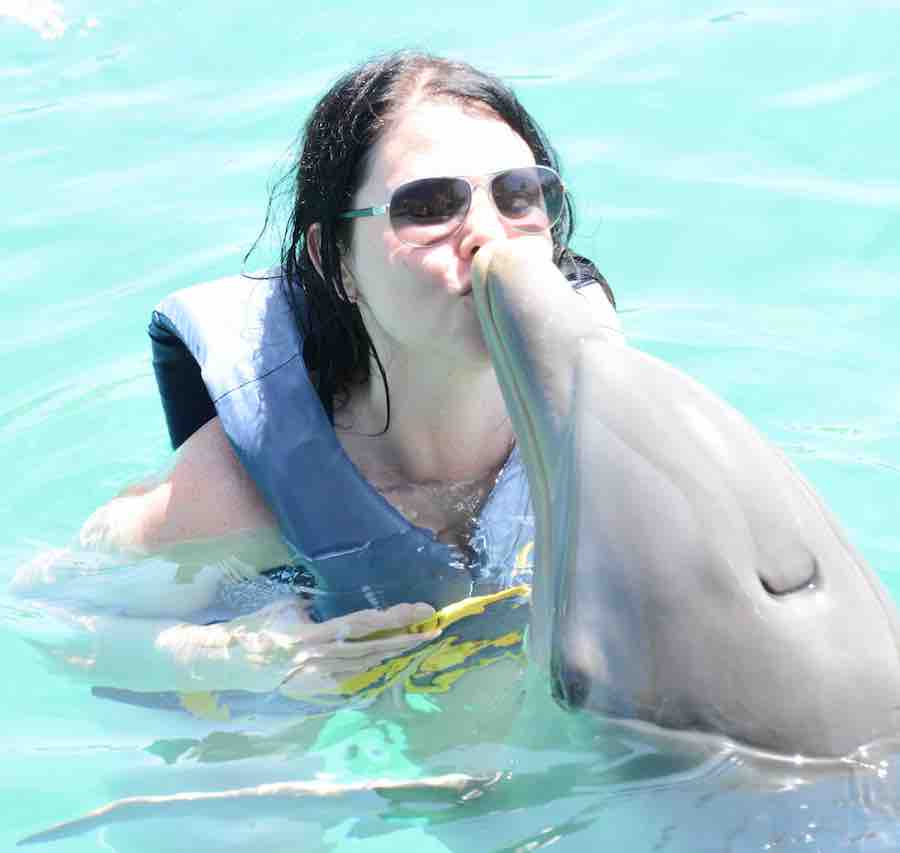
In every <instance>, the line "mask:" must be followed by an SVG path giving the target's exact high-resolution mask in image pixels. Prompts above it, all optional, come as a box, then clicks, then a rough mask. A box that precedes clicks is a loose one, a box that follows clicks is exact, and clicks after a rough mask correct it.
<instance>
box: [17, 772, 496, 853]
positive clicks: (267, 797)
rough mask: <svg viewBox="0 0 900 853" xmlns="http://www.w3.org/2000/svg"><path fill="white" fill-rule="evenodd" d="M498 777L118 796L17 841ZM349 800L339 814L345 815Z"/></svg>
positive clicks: (472, 791)
mask: <svg viewBox="0 0 900 853" xmlns="http://www.w3.org/2000/svg"><path fill="white" fill-rule="evenodd" d="M499 779H500V774H493V775H491V776H469V775H467V774H465V773H449V774H446V775H443V776H426V777H423V778H421V779H372V780H368V781H365V782H350V783H343V784H341V783H336V782H325V781H321V780H319V781H314V782H277V783H273V784H267V785H257V786H255V787H250V788H232V789H230V790H224V791H189V792H188V791H186V792H183V793H179V794H166V795H161V796H138V797H127V798H125V799H122V800H114V801H113V802H111V803H107V804H106V805H105V806H101V807H100V808H98V809H95V810H94V811H92V812H89V813H88V814H86V815H82V816H81V817H78V818H75V819H74V820H69V821H66V822H64V823H60V824H57V825H56V826H52V827H50V828H48V829H45V830H42V831H41V832H36V833H34V834H33V835H29V836H27V837H26V838H23V839H21V840H20V841H19V842H18V843H17V845H16V846H18V847H24V846H26V845H30V844H40V843H43V842H47V841H57V840H59V839H62V838H71V837H73V836H76V835H82V834H84V833H85V832H90V831H91V830H93V829H98V828H100V827H103V826H109V825H110V824H114V823H126V822H130V821H133V820H146V819H148V818H174V817H194V818H196V817H213V818H215V819H219V820H221V819H230V820H235V819H237V820H242V819H246V818H251V817H252V818H253V819H259V818H260V817H264V816H266V815H268V814H275V815H278V814H286V813H288V812H289V811H290V809H291V808H292V806H293V805H294V804H295V803H296V802H297V801H302V800H317V801H318V802H317V805H316V809H317V818H318V819H319V820H322V819H323V815H322V809H323V808H325V807H326V806H327V804H328V803H329V802H332V803H333V802H335V801H338V800H343V799H345V798H347V797H349V796H360V795H376V796H381V797H383V798H385V799H391V800H401V801H403V800H406V799H411V800H421V799H423V798H426V797H427V798H429V799H436V800H441V799H444V800H447V799H450V800H452V801H461V800H468V799H472V798H474V797H477V796H479V795H480V794H481V793H483V792H484V791H485V790H486V789H487V788H489V787H491V786H492V785H494V784H495V783H496V782H497V781H498V780H499ZM346 814H347V812H346V805H344V807H343V810H342V811H341V816H344V817H346Z"/></svg>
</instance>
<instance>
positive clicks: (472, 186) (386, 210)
mask: <svg viewBox="0 0 900 853" xmlns="http://www.w3.org/2000/svg"><path fill="white" fill-rule="evenodd" d="M520 169H536V170H538V171H541V172H550V173H551V174H552V175H553V176H554V177H555V178H556V180H557V181H559V187H560V197H561V198H562V199H563V202H562V204H560V207H559V213H557V215H556V218H555V219H554V220H553V221H552V222H551V223H550V224H549V225H548V226H547V227H546V228H545V229H542V230H544V231H549V230H551V229H552V228H553V226H554V225H556V223H557V222H559V220H560V218H561V217H562V214H563V210H564V208H565V197H566V192H567V189H566V185H565V182H564V181H563V179H562V176H561V175H560V174H559V172H557V171H556V169H551V168H550V167H549V166H542V165H538V164H535V165H534V166H513V167H512V168H511V169H499V170H498V171H496V172H488V173H486V174H484V175H478V176H467V175H435V176H434V177H428V178H416V179H415V180H412V181H405V182H404V183H402V184H400V186H398V187H397V188H396V189H394V191H393V192H392V193H391V195H390V198H388V200H387V202H386V203H385V204H379V205H376V206H374V207H359V208H356V209H354V210H344V211H342V212H341V213H339V214H338V219H361V218H363V217H366V216H384V215H385V214H388V215H390V210H391V202H392V200H393V198H394V196H395V195H397V193H398V192H400V191H402V190H403V189H404V188H405V187H408V186H409V185H410V184H415V183H418V182H419V181H428V180H435V179H440V178H446V179H448V180H461V181H465V182H466V184H468V186H469V199H468V202H467V203H466V207H465V210H463V211H462V215H461V216H460V219H459V222H458V223H457V224H456V227H455V228H453V229H452V230H451V231H448V232H447V233H446V234H445V235H444V236H442V237H441V238H440V239H438V240H435V241H434V242H433V243H410V242H409V241H408V240H404V239H403V237H401V236H400V233H399V232H398V231H397V229H396V228H394V223H393V222H391V229H392V230H393V232H394V234H396V236H397V239H398V240H399V241H400V242H401V243H404V244H405V245H407V246H415V247H416V248H419V249H424V248H428V247H429V246H437V245H438V244H440V243H443V242H444V241H445V240H449V239H450V238H451V237H453V235H454V234H456V232H457V231H459V229H460V228H462V226H463V223H464V222H465V221H466V217H467V216H468V215H469V211H470V210H471V209H472V198H473V197H474V195H475V190H476V188H477V187H480V186H483V185H484V184H485V183H486V184H487V186H488V188H490V187H492V186H493V183H494V179H495V178H497V177H498V176H499V175H504V174H506V173H507V172H516V171H518V170H520ZM474 181H477V183H473V182H474ZM488 198H490V200H491V204H492V205H493V206H494V210H496V211H497V215H498V216H499V217H500V218H501V219H502V220H503V221H504V222H508V223H510V224H511V225H512V227H513V228H515V227H516V226H515V220H514V219H511V218H510V217H508V216H506V215H505V214H504V213H503V212H502V211H501V210H500V209H499V208H498V207H497V202H496V201H495V200H494V193H493V191H489V192H488ZM521 233H523V234H528V233H537V232H529V231H522V232H521Z"/></svg>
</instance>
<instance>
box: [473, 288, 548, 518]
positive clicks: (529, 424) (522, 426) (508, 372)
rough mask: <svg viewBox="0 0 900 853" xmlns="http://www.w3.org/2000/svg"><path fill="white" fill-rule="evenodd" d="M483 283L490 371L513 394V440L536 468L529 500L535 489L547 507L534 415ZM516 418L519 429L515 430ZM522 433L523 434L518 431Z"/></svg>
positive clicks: (489, 290) (491, 296)
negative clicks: (492, 363)
mask: <svg viewBox="0 0 900 853" xmlns="http://www.w3.org/2000/svg"><path fill="white" fill-rule="evenodd" d="M485 285H486V286H485V287H484V291H485V300H484V302H485V305H486V307H487V314H488V319H489V320H490V332H491V334H490V336H489V340H488V344H489V346H490V347H491V349H493V350H494V356H495V358H494V370H495V371H497V372H498V373H500V372H502V374H503V376H502V377H498V378H499V379H501V386H505V387H506V388H507V389H509V392H510V395H511V396H512V397H513V401H512V402H513V404H514V406H515V409H516V414H517V417H512V421H513V427H514V432H515V434H516V441H517V442H518V443H519V444H520V445H521V447H522V451H523V452H524V453H525V454H526V455H527V456H528V457H529V458H530V460H531V462H532V464H533V468H535V469H536V473H537V475H538V476H537V479H538V480H539V481H540V482H539V483H530V486H531V491H532V495H531V496H532V500H534V499H535V498H536V497H538V495H536V494H535V492H538V491H539V496H540V499H541V501H542V502H544V503H546V504H547V508H549V490H550V478H549V476H548V472H547V463H546V460H545V459H544V457H543V456H542V454H541V453H540V452H538V445H539V441H538V437H537V434H538V431H537V427H536V426H535V423H534V418H533V417H532V415H531V413H530V412H529V410H528V407H527V406H526V405H525V404H524V403H523V400H524V399H525V395H524V394H523V393H522V391H521V384H520V382H519V381H518V377H517V376H516V372H515V371H514V370H512V369H511V368H510V364H511V362H512V361H513V359H512V358H511V356H510V353H509V349H508V347H507V344H506V342H505V341H504V340H503V336H502V335H501V334H499V326H498V323H497V316H496V310H495V306H494V294H493V290H492V288H491V287H489V286H487V283H485ZM517 421H518V426H519V429H515V427H516V426H517ZM523 432H524V435H523V434H521V433H523ZM548 532H549V531H548Z"/></svg>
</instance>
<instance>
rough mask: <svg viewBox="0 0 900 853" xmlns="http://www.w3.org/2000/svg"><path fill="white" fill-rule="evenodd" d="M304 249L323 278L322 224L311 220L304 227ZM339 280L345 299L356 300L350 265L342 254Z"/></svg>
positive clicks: (356, 295)
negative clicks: (341, 283)
mask: <svg viewBox="0 0 900 853" xmlns="http://www.w3.org/2000/svg"><path fill="white" fill-rule="evenodd" d="M306 251H307V252H309V259H310V260H311V261H312V263H313V266H314V267H315V268H316V272H317V273H318V274H319V277H320V278H322V279H323V280H324V278H325V276H324V275H323V274H322V226H321V224H320V223H318V222H313V224H312V225H310V226H309V228H307V229H306ZM341 280H342V281H343V283H344V292H345V293H346V294H347V300H348V301H349V302H356V300H357V298H358V294H357V292H356V285H355V284H354V283H353V273H352V272H351V271H350V267H349V266H348V264H347V262H346V261H345V260H344V258H343V256H342V257H341Z"/></svg>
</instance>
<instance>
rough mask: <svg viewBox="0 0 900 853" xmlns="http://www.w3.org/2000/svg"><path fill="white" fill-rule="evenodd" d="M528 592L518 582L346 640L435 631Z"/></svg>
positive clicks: (360, 640) (380, 638)
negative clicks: (415, 619) (418, 618)
mask: <svg viewBox="0 0 900 853" xmlns="http://www.w3.org/2000/svg"><path fill="white" fill-rule="evenodd" d="M530 594H531V587H530V586H528V585H527V584H519V585H518V586H511V587H509V589H504V590H502V591H500V592H493V593H491V594H490V595H476V596H473V597H472V598H464V599H463V600H462V601H455V602H453V604H448V605H447V606H446V607H444V608H442V609H441V610H438V611H437V612H436V613H435V614H434V615H433V616H429V617H428V618H427V619H423V620H422V621H421V622H416V623H415V624H413V625H404V626H403V627H401V628H382V629H381V630H378V631H373V632H372V633H371V634H366V635H365V636H364V637H351V638H350V639H349V640H348V641H347V642H350V643H361V642H364V641H366V640H383V639H384V638H385V637H396V636H399V635H400V634H427V633H428V632H429V631H435V630H437V629H438V628H441V629H444V628H446V627H447V626H448V625H452V624H453V623H454V622H458V621H459V620H460V619H465V618H466V617H467V616H472V615H474V614H476V613H484V610H485V608H486V607H489V606H490V605H491V604H493V603H494V602H496V601H502V600H503V599H504V598H516V597H519V596H523V595H530Z"/></svg>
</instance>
